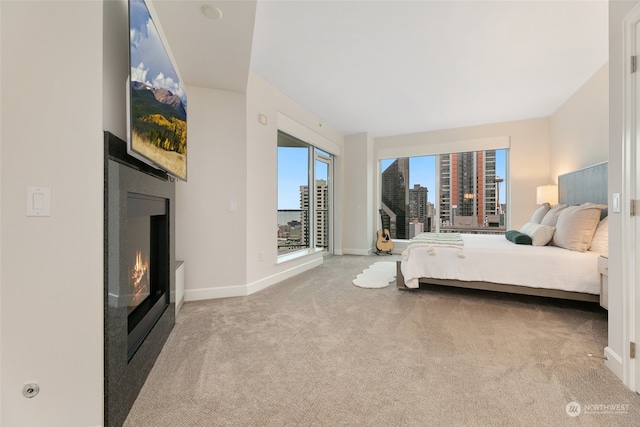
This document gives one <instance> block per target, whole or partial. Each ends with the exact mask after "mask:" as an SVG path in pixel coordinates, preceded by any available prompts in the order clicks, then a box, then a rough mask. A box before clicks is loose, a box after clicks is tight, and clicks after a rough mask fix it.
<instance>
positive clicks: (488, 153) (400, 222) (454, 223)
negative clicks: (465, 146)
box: [380, 149, 507, 239]
mask: <svg viewBox="0 0 640 427" xmlns="http://www.w3.org/2000/svg"><path fill="white" fill-rule="evenodd" d="M506 154H507V150H506V149H500V150H485V151H473V152H463V153H451V154H439V155H434V156H420V157H403V158H396V159H385V160H381V162H380V165H381V171H382V172H381V180H380V181H381V187H382V188H381V201H380V202H381V222H382V228H387V229H389V232H390V234H391V237H392V238H395V239H410V238H412V237H414V236H415V235H416V234H418V233H420V232H436V231H439V232H447V231H458V232H463V233H504V231H505V227H506V225H505V214H506V206H507V203H506V201H505V199H506V191H505V190H504V189H503V188H501V186H502V183H503V182H505V178H506V170H507V168H506ZM436 201H437V202H436Z"/></svg>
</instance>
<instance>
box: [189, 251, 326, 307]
mask: <svg viewBox="0 0 640 427" xmlns="http://www.w3.org/2000/svg"><path fill="white" fill-rule="evenodd" d="M319 265H322V254H321V253H319V254H318V256H314V257H313V259H310V260H309V261H307V262H305V263H303V264H298V265H295V266H292V267H291V268H288V269H286V270H283V271H280V272H278V273H276V274H272V275H271V276H268V277H265V278H263V279H260V280H257V281H255V282H253V283H249V284H247V285H237V286H224V287H211V288H201V289H185V291H184V301H201V300H207V299H217V298H232V297H245V296H247V295H251V294H254V293H256V292H258V291H261V290H263V289H266V288H268V287H269V286H271V285H275V284H276V283H279V282H281V281H283V280H285V279H288V278H290V277H293V276H295V275H297V274H300V273H304V272H305V271H307V270H310V269H312V268H314V267H317V266H319Z"/></svg>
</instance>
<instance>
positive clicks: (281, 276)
mask: <svg viewBox="0 0 640 427" xmlns="http://www.w3.org/2000/svg"><path fill="white" fill-rule="evenodd" d="M322 261H323V259H322V254H320V256H319V257H317V258H316V257H314V259H311V260H309V261H307V262H305V263H304V264H300V265H296V266H294V267H291V268H289V269H287V270H284V271H280V272H278V273H276V274H272V275H271V276H268V277H265V278H263V279H260V280H257V281H255V282H253V283H249V284H248V285H247V295H251V294H254V293H256V292H258V291H261V290H263V289H266V288H268V287H269V286H271V285H275V284H276V283H278V282H282V281H283V280H286V279H288V278H290V277H293V276H296V275H298V274H300V273H304V272H305V271H307V270H311V269H312V268H314V267H317V266H319V265H322Z"/></svg>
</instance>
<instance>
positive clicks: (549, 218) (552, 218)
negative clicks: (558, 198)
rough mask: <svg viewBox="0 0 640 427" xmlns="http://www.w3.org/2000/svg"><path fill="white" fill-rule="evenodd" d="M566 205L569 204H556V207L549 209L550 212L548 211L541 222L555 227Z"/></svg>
mask: <svg viewBox="0 0 640 427" xmlns="http://www.w3.org/2000/svg"><path fill="white" fill-rule="evenodd" d="M566 207H567V205H565V204H564V203H560V204H557V205H555V206H554V207H552V208H551V209H549V212H547V214H546V215H545V216H544V218H542V221H540V224H542V225H551V226H554V227H555V225H556V223H557V222H558V216H560V212H561V211H562V210H563V209H566Z"/></svg>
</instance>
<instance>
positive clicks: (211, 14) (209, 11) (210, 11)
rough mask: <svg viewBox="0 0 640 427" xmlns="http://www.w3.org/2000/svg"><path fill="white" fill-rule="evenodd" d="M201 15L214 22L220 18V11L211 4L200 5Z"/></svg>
mask: <svg viewBox="0 0 640 427" xmlns="http://www.w3.org/2000/svg"><path fill="white" fill-rule="evenodd" d="M200 10H202V14H203V15H204V16H206V17H207V18H209V19H213V20H214V21H216V20H218V19H221V18H222V11H221V10H220V8H219V7H218V6H214V5H212V4H204V5H202V8H201V9H200Z"/></svg>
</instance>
